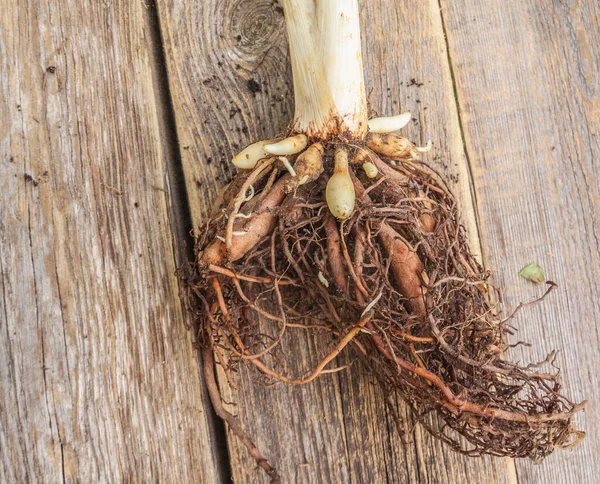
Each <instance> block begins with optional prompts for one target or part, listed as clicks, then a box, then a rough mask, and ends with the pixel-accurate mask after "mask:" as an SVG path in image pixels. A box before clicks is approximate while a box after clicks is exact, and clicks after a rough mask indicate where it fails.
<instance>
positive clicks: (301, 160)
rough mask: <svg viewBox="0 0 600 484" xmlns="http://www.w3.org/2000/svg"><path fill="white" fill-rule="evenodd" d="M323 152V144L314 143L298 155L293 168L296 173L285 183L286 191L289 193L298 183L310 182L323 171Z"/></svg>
mask: <svg viewBox="0 0 600 484" xmlns="http://www.w3.org/2000/svg"><path fill="white" fill-rule="evenodd" d="M323 153H324V148H323V145H322V144H321V143H315V144H313V145H311V146H309V147H308V148H307V150H306V151H304V152H302V153H301V154H300V155H298V158H297V159H296V163H294V168H293V169H294V172H295V173H296V174H295V175H293V178H292V179H291V180H289V181H288V182H287V183H286V185H285V191H286V193H290V192H292V191H294V190H295V189H296V188H298V187H299V186H300V185H304V184H305V183H310V182H311V181H314V180H316V179H317V178H318V177H319V175H320V174H321V173H322V172H323Z"/></svg>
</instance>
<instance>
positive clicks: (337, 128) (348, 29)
mask: <svg viewBox="0 0 600 484" xmlns="http://www.w3.org/2000/svg"><path fill="white" fill-rule="evenodd" d="M281 3H282V5H283V8H284V11H285V18H286V26H287V32H288V41H289V44H290V55H291V60H292V73H293V76H294V95H295V102H296V112H295V115H294V130H295V131H298V132H302V133H306V134H307V135H308V136H310V137H314V138H319V139H325V140H326V139H328V138H330V137H331V136H333V135H336V134H339V135H341V136H343V137H346V138H352V139H363V138H364V137H365V136H366V133H367V103H366V95H365V86H364V80H363V71H362V51H361V43H360V25H359V15H358V4H357V1H356V0H312V1H311V0H281Z"/></svg>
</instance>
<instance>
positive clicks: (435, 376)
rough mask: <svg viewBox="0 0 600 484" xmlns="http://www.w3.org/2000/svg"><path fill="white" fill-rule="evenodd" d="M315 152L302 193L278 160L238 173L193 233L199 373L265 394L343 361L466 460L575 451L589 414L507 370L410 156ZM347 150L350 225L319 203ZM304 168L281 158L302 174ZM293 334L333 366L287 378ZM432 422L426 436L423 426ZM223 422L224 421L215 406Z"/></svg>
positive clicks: (473, 270) (464, 254) (430, 185)
mask: <svg viewBox="0 0 600 484" xmlns="http://www.w3.org/2000/svg"><path fill="white" fill-rule="evenodd" d="M398 143H400V145H399V144H398ZM390 144H391V145H393V146H392V147H391V148H390ZM311 148H312V149H314V150H316V151H319V153H321V156H322V158H321V164H320V165H319V166H318V167H317V168H316V169H313V170H312V171H311V173H310V176H305V177H304V179H303V180H302V182H303V183H299V182H298V177H299V176H300V175H299V174H298V173H296V172H294V170H292V174H290V172H289V168H288V170H286V169H285V166H284V164H283V163H282V161H281V160H280V158H278V157H275V156H268V157H265V158H263V159H261V160H260V161H259V162H258V164H257V165H256V166H255V167H254V168H253V169H250V170H243V171H241V172H240V173H239V174H238V175H237V176H236V177H235V178H234V180H233V181H232V183H231V184H230V185H229V186H228V187H227V188H226V189H225V190H224V192H223V193H222V195H221V196H220V200H219V204H218V207H217V208H216V210H214V211H213V215H212V217H211V218H210V220H209V221H208V222H207V224H206V226H205V227H203V228H202V230H201V231H200V233H199V235H198V236H197V240H196V246H195V256H196V259H195V260H194V261H190V262H188V263H187V264H185V265H184V267H182V268H181V270H180V277H181V282H182V285H181V287H182V294H183V298H184V300H185V301H186V303H187V306H188V307H189V309H190V311H191V312H192V314H193V316H194V319H195V322H196V323H197V325H198V328H199V338H198V339H199V343H200V344H201V346H202V347H203V348H205V349H206V350H205V353H204V354H205V360H206V359H209V360H210V361H209V362H210V364H211V365H212V359H213V355H214V358H215V359H216V362H217V364H221V365H222V366H223V368H224V370H225V374H226V375H227V376H228V378H229V380H230V384H232V385H235V382H234V380H233V378H232V373H233V372H234V371H235V369H236V367H237V366H238V365H240V364H247V365H250V366H251V367H253V368H255V369H256V371H257V372H258V373H259V374H260V375H261V379H263V380H264V382H265V383H267V384H271V383H278V382H282V383H287V384H301V383H307V382H309V381H311V380H312V379H314V378H316V377H317V376H319V375H320V374H322V373H323V372H327V371H328V369H330V362H331V361H332V360H333V359H334V358H335V356H337V354H339V352H340V351H342V350H344V349H345V348H346V349H347V350H350V349H351V350H352V351H354V353H355V354H356V355H357V357H359V358H360V359H361V360H362V362H363V363H364V365H365V366H366V367H367V368H368V369H369V370H370V371H371V373H372V374H373V376H374V377H375V378H376V379H377V381H378V382H379V383H380V384H381V385H383V386H384V387H385V389H386V391H390V390H393V391H397V392H399V393H400V394H401V396H402V397H403V398H404V400H405V401H406V402H408V403H409V404H410V406H411V407H412V408H413V409H414V411H415V412H416V415H418V416H419V420H420V421H422V422H423V423H424V425H426V427H427V429H428V430H429V431H430V432H431V433H432V434H434V435H435V436H437V437H439V438H440V439H442V440H444V441H446V442H447V443H449V444H450V445H451V446H452V447H453V448H455V449H456V450H458V451H460V452H463V453H467V454H470V455H479V454H482V453H488V454H493V455H498V456H511V457H530V458H532V459H534V460H540V459H542V458H543V457H545V456H546V455H548V454H549V453H551V452H552V451H553V450H554V449H555V448H558V447H568V446H570V445H573V444H574V443H576V442H577V441H579V440H580V439H581V437H582V436H583V433H582V432H579V431H578V430H576V429H574V428H573V426H572V423H571V417H572V416H573V414H574V413H575V412H576V411H578V410H579V409H580V408H581V407H582V405H583V404H574V403H572V402H570V401H569V400H568V399H567V398H566V397H564V396H563V395H561V394H560V390H561V384H560V381H559V377H558V372H556V373H545V372H542V370H541V369H540V367H539V365H528V366H524V367H522V366H518V365H516V364H513V363H510V362H509V361H507V360H506V359H505V357H504V353H505V351H506V350H507V349H508V348H509V344H508V343H507V341H506V335H507V333H508V332H509V329H510V328H509V326H508V324H507V323H508V320H509V318H505V319H502V317H501V315H500V314H499V312H500V311H499V309H498V308H499V305H498V303H497V301H499V300H500V295H499V294H498V293H497V291H496V290H495V288H494V287H493V286H492V285H491V284H490V282H489V274H488V272H486V271H485V270H484V269H483V268H482V267H481V265H480V264H479V263H478V262H477V261H476V260H475V258H474V257H473V255H472V254H471V252H470V250H469V247H468V245H467V237H466V233H465V230H464V228H463V226H462V225H461V223H460V218H459V214H458V208H457V203H456V201H455V199H454V197H453V196H452V194H451V193H450V190H449V188H448V186H447V185H446V183H445V182H444V181H443V179H442V177H441V176H440V175H439V174H438V173H437V172H436V171H435V170H434V169H433V168H432V167H430V166H428V165H427V164H425V163H423V162H421V161H420V160H419V159H418V158H419V157H418V156H417V151H416V150H415V146H414V145H412V144H411V143H410V142H408V140H405V139H404V138H400V137H398V136H396V137H395V138H385V136H383V137H382V135H369V137H367V139H366V140H365V142H357V143H354V142H352V143H345V142H344V140H341V139H338V140H337V141H335V142H329V143H318V144H313V145H310V144H309V149H311ZM341 151H343V152H344V153H345V156H346V157H347V159H348V160H350V161H349V164H348V174H349V177H350V180H351V182H352V188H353V189H354V192H355V197H356V205H355V207H354V209H353V210H352V212H351V213H350V215H349V216H348V217H347V218H345V219H344V220H338V219H336V218H335V217H334V216H333V215H332V213H331V211H330V209H329V207H328V203H327V193H326V192H327V184H328V181H329V178H330V174H331V173H332V172H333V171H334V159H335V158H336V156H338V153H340V152H341ZM298 156H300V155H293V156H290V157H287V158H286V159H285V161H286V162H287V164H289V165H291V164H292V163H293V162H294V161H296V166H297V167H298V168H297V170H296V171H301V168H302V167H301V166H299V163H298V161H299V158H298ZM293 175H295V176H293ZM552 287H553V284H551V285H550V287H549V290H548V292H549V291H550V290H551V289H552ZM290 331H306V332H314V333H315V334H318V335H319V337H321V338H327V341H330V342H331V345H330V348H331V351H330V353H329V354H328V355H327V356H326V357H325V358H324V359H323V360H322V361H315V362H314V367H313V368H311V369H306V368H294V366H293V362H294V358H293V355H289V354H286V353H285V351H284V350H283V347H282V345H281V342H282V338H283V336H284V334H285V333H286V332H290ZM546 363H552V362H551V361H547V362H546ZM205 364H206V361H205ZM205 370H206V369H205ZM211 372H212V369H211V370H209V374H208V375H207V378H208V379H209V380H211V379H212V380H211V381H212V383H213V385H214V374H212V375H211V374H210V373H211ZM205 373H206V371H205ZM214 387H215V388H213V389H212V394H211V397H213V402H214V400H215V398H217V397H218V394H217V395H216V396H215V394H214V393H215V392H217V390H216V385H214ZM209 390H211V388H210V381H209ZM217 413H219V411H218V412H217ZM428 413H433V414H434V415H435V416H436V419H435V422H436V423H435V424H433V425H428V424H426V423H425V422H426V420H425V419H424V418H422V417H424V415H426V414H428ZM219 415H220V416H222V417H223V418H225V420H227V421H228V423H230V424H231V422H233V417H232V416H231V415H230V414H227V412H226V411H224V410H223V409H222V408H220V413H219ZM428 421H430V422H431V420H428ZM234 424H235V425H238V427H239V424H237V423H234ZM238 430H239V432H238V431H237V430H236V429H235V428H234V431H236V433H238V435H239V434H240V433H243V432H242V431H241V429H238ZM243 438H246V441H244V442H245V443H246V445H247V446H248V448H249V449H250V451H251V452H252V453H253V456H254V457H255V458H256V459H257V462H258V463H259V465H261V467H263V468H264V469H265V470H267V472H269V473H270V474H271V476H272V477H273V479H274V481H276V473H275V471H274V470H273V468H272V467H270V465H269V464H268V463H267V462H266V460H264V458H263V457H262V456H261V455H260V453H259V452H258V450H257V449H256V447H254V446H253V444H252V443H251V441H250V440H249V439H247V437H245V436H243Z"/></svg>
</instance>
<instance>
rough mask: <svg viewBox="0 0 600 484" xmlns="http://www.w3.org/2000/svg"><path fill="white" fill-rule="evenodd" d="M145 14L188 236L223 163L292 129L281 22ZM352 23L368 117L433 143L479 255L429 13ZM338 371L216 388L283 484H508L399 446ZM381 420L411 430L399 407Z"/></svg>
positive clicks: (253, 476) (250, 14)
mask: <svg viewBox="0 0 600 484" xmlns="http://www.w3.org/2000/svg"><path fill="white" fill-rule="evenodd" d="M158 5H159V13H160V19H161V31H162V35H163V41H164V47H165V52H166V58H167V64H168V72H169V81H170V88H171V94H172V97H173V104H174V107H175V114H176V124H177V132H178V136H179V140H180V147H181V149H182V160H183V167H184V172H185V177H186V181H187V189H188V197H189V200H190V207H191V209H192V218H193V222H194V224H195V226H199V225H201V224H202V223H203V221H205V220H206V218H205V217H206V214H207V213H208V210H209V206H210V203H211V201H212V200H214V198H215V196H216V193H217V190H218V189H219V188H220V187H221V186H222V185H223V184H224V183H225V181H226V180H228V179H229V178H230V177H231V176H232V167H231V165H230V163H229V160H230V158H231V156H232V155H233V154H235V153H236V152H237V151H239V149H240V148H241V147H243V146H245V145H246V144H248V143H250V142H251V141H255V140H258V139H263V138H267V137H271V136H273V135H275V134H277V133H278V132H282V131H283V130H284V129H285V128H286V127H287V124H288V123H289V121H290V119H291V116H292V113H293V105H292V103H293V96H292V91H291V72H290V68H289V59H288V50H287V45H286V40H285V33H284V24H283V17H282V15H281V11H280V8H279V7H278V6H277V5H276V4H274V3H273V2H270V1H260V0H252V1H245V2H241V1H233V0H229V1H218V2H217V1H205V2H191V3H190V2H184V1H182V0H161V1H160V2H159V4H158ZM361 15H362V18H361V21H362V25H363V28H364V35H363V44H364V57H365V63H366V65H365V68H366V81H367V86H368V88H367V89H368V90H369V89H370V96H369V100H370V103H371V107H372V109H374V110H375V111H377V112H378V113H379V114H382V115H385V114H392V113H398V112H400V110H407V109H408V110H411V111H412V112H413V113H415V123H414V124H413V125H412V126H411V127H410V129H409V130H408V134H409V135H410V137H411V138H412V139H414V140H415V141H417V142H420V143H423V144H425V143H426V142H427V140H428V139H430V138H431V139H432V140H433V142H434V147H435V148H434V155H433V156H432V160H434V161H435V162H436V163H439V167H440V169H442V170H443V171H444V172H445V173H446V174H448V176H451V177H453V179H454V180H455V181H456V183H455V188H456V190H457V191H458V192H459V196H460V199H461V203H462V206H463V211H464V213H465V222H466V224H467V226H468V227H469V229H470V234H471V236H472V239H473V243H474V244H475V245H478V239H477V229H476V220H475V216H474V211H473V203H472V201H471V187H470V180H469V175H468V165H467V162H466V158H465V155H464V151H463V143H462V139H461V136H460V126H459V122H458V115H457V109H456V99H455V96H454V93H453V86H452V78H451V74H450V70H449V65H448V58H447V51H446V43H445V39H444V34H443V28H442V22H441V16H440V10H439V4H438V3H437V1H429V2H426V3H425V4H423V2H418V1H416V0H411V1H406V2H394V1H384V0H379V1H372V2H363V4H362V11H361ZM249 82H250V83H251V84H249ZM252 82H256V84H252ZM256 87H260V91H259V92H255V91H256V90H257V89H256ZM253 91H254V92H253ZM286 345H287V346H286V348H287V350H288V352H294V353H293V354H295V355H296V358H297V362H298V364H299V365H303V366H306V365H307V364H308V363H307V362H308V361H310V360H314V359H315V358H317V357H318V355H319V351H323V346H322V345H319V344H317V343H316V342H315V341H313V340H312V339H306V338H304V337H302V335H294V336H293V337H290V338H289V341H287V342H286ZM349 363H353V364H352V366H351V368H349V369H347V370H344V371H342V372H340V373H337V374H335V375H330V376H326V377H321V378H319V379H317V380H316V381H315V382H313V383H311V384H309V385H304V386H301V387H296V388H290V387H286V386H276V387H272V388H263V387H260V386H258V385H255V384H254V383H253V380H252V375H250V374H249V373H248V372H247V371H246V370H243V371H241V374H240V377H239V385H240V390H239V392H233V391H231V389H230V388H229V387H228V386H227V384H226V382H225V381H224V379H223V378H222V379H221V384H222V387H223V388H222V391H223V393H224V396H225V399H226V400H230V401H234V402H236V404H237V405H236V406H235V407H233V409H234V411H235V413H237V414H238V415H239V416H240V418H241V420H242V422H244V425H245V427H246V429H247V430H248V432H249V434H250V435H251V436H252V437H253V438H254V439H255V441H256V442H257V444H258V446H259V447H260V448H261V450H262V451H263V453H264V454H265V456H266V457H267V458H269V459H270V461H271V462H272V463H274V464H275V465H276V466H277V468H278V470H279V471H280V474H281V475H282V476H283V477H284V482H302V483H304V482H315V483H316V482H323V483H328V482H356V483H362V482H370V483H371V482H372V483H384V482H390V483H391V482H413V483H421V482H482V481H486V482H516V477H515V474H514V465H513V463H512V461H510V460H500V459H488V458H484V459H467V458H464V457H462V456H460V455H457V454H455V453H453V452H451V451H450V450H449V449H447V448H445V447H444V446H442V445H441V444H440V443H438V442H436V441H434V440H433V439H431V438H430V437H429V436H428V435H424V433H423V431H422V430H417V431H416V433H415V434H414V436H413V441H411V442H410V443H409V444H408V445H407V446H404V445H403V444H402V442H401V439H400V437H399V434H398V432H397V430H396V428H395V426H394V425H395V424H394V422H393V418H392V416H391V414H390V412H389V411H388V410H387V408H386V404H385V396H384V395H383V394H382V392H381V391H380V390H379V389H378V388H377V387H376V386H375V385H374V384H373V381H372V379H371V378H369V377H368V376H365V375H364V374H363V372H362V370H361V367H360V365H359V364H357V363H356V362H355V361H354V360H353V358H352V357H351V356H350V355H347V354H346V355H344V356H342V357H341V358H339V361H338V364H340V365H343V364H349ZM394 406H396V407H397V408H398V411H399V413H400V414H401V415H404V417H405V418H407V420H408V422H409V423H410V422H411V417H410V415H408V414H407V412H406V408H405V406H404V404H403V403H400V402H397V401H395V402H394ZM228 445H229V451H230V459H231V466H232V474H233V477H234V480H235V481H236V482H240V483H242V482H265V477H264V476H263V475H262V474H261V473H258V472H256V471H255V470H254V467H255V466H254V464H253V462H252V461H251V459H250V458H249V456H248V454H247V451H246V450H245V448H243V447H242V446H241V445H240V443H239V442H238V441H237V440H236V439H235V438H234V437H231V436H230V438H229V440H228Z"/></svg>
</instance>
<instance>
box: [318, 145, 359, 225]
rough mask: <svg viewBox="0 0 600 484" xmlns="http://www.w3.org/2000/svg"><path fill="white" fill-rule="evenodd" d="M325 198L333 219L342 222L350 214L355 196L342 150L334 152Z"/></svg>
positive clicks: (346, 158)
mask: <svg viewBox="0 0 600 484" xmlns="http://www.w3.org/2000/svg"><path fill="white" fill-rule="evenodd" d="M325 198H326V200H327V206H328V207H329V211H330V212H331V213H332V215H333V216H334V217H335V218H337V219H340V220H344V219H346V218H348V217H349V216H350V215H351V214H352V211H353V210H354V204H355V203H356V194H355V193H354V185H353V184H352V179H351V178H350V173H348V153H347V152H346V150H345V149H344V148H338V149H337V150H336V152H335V158H334V168H333V175H332V176H331V178H330V179H329V181H328V182H327V188H326V189H325Z"/></svg>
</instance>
